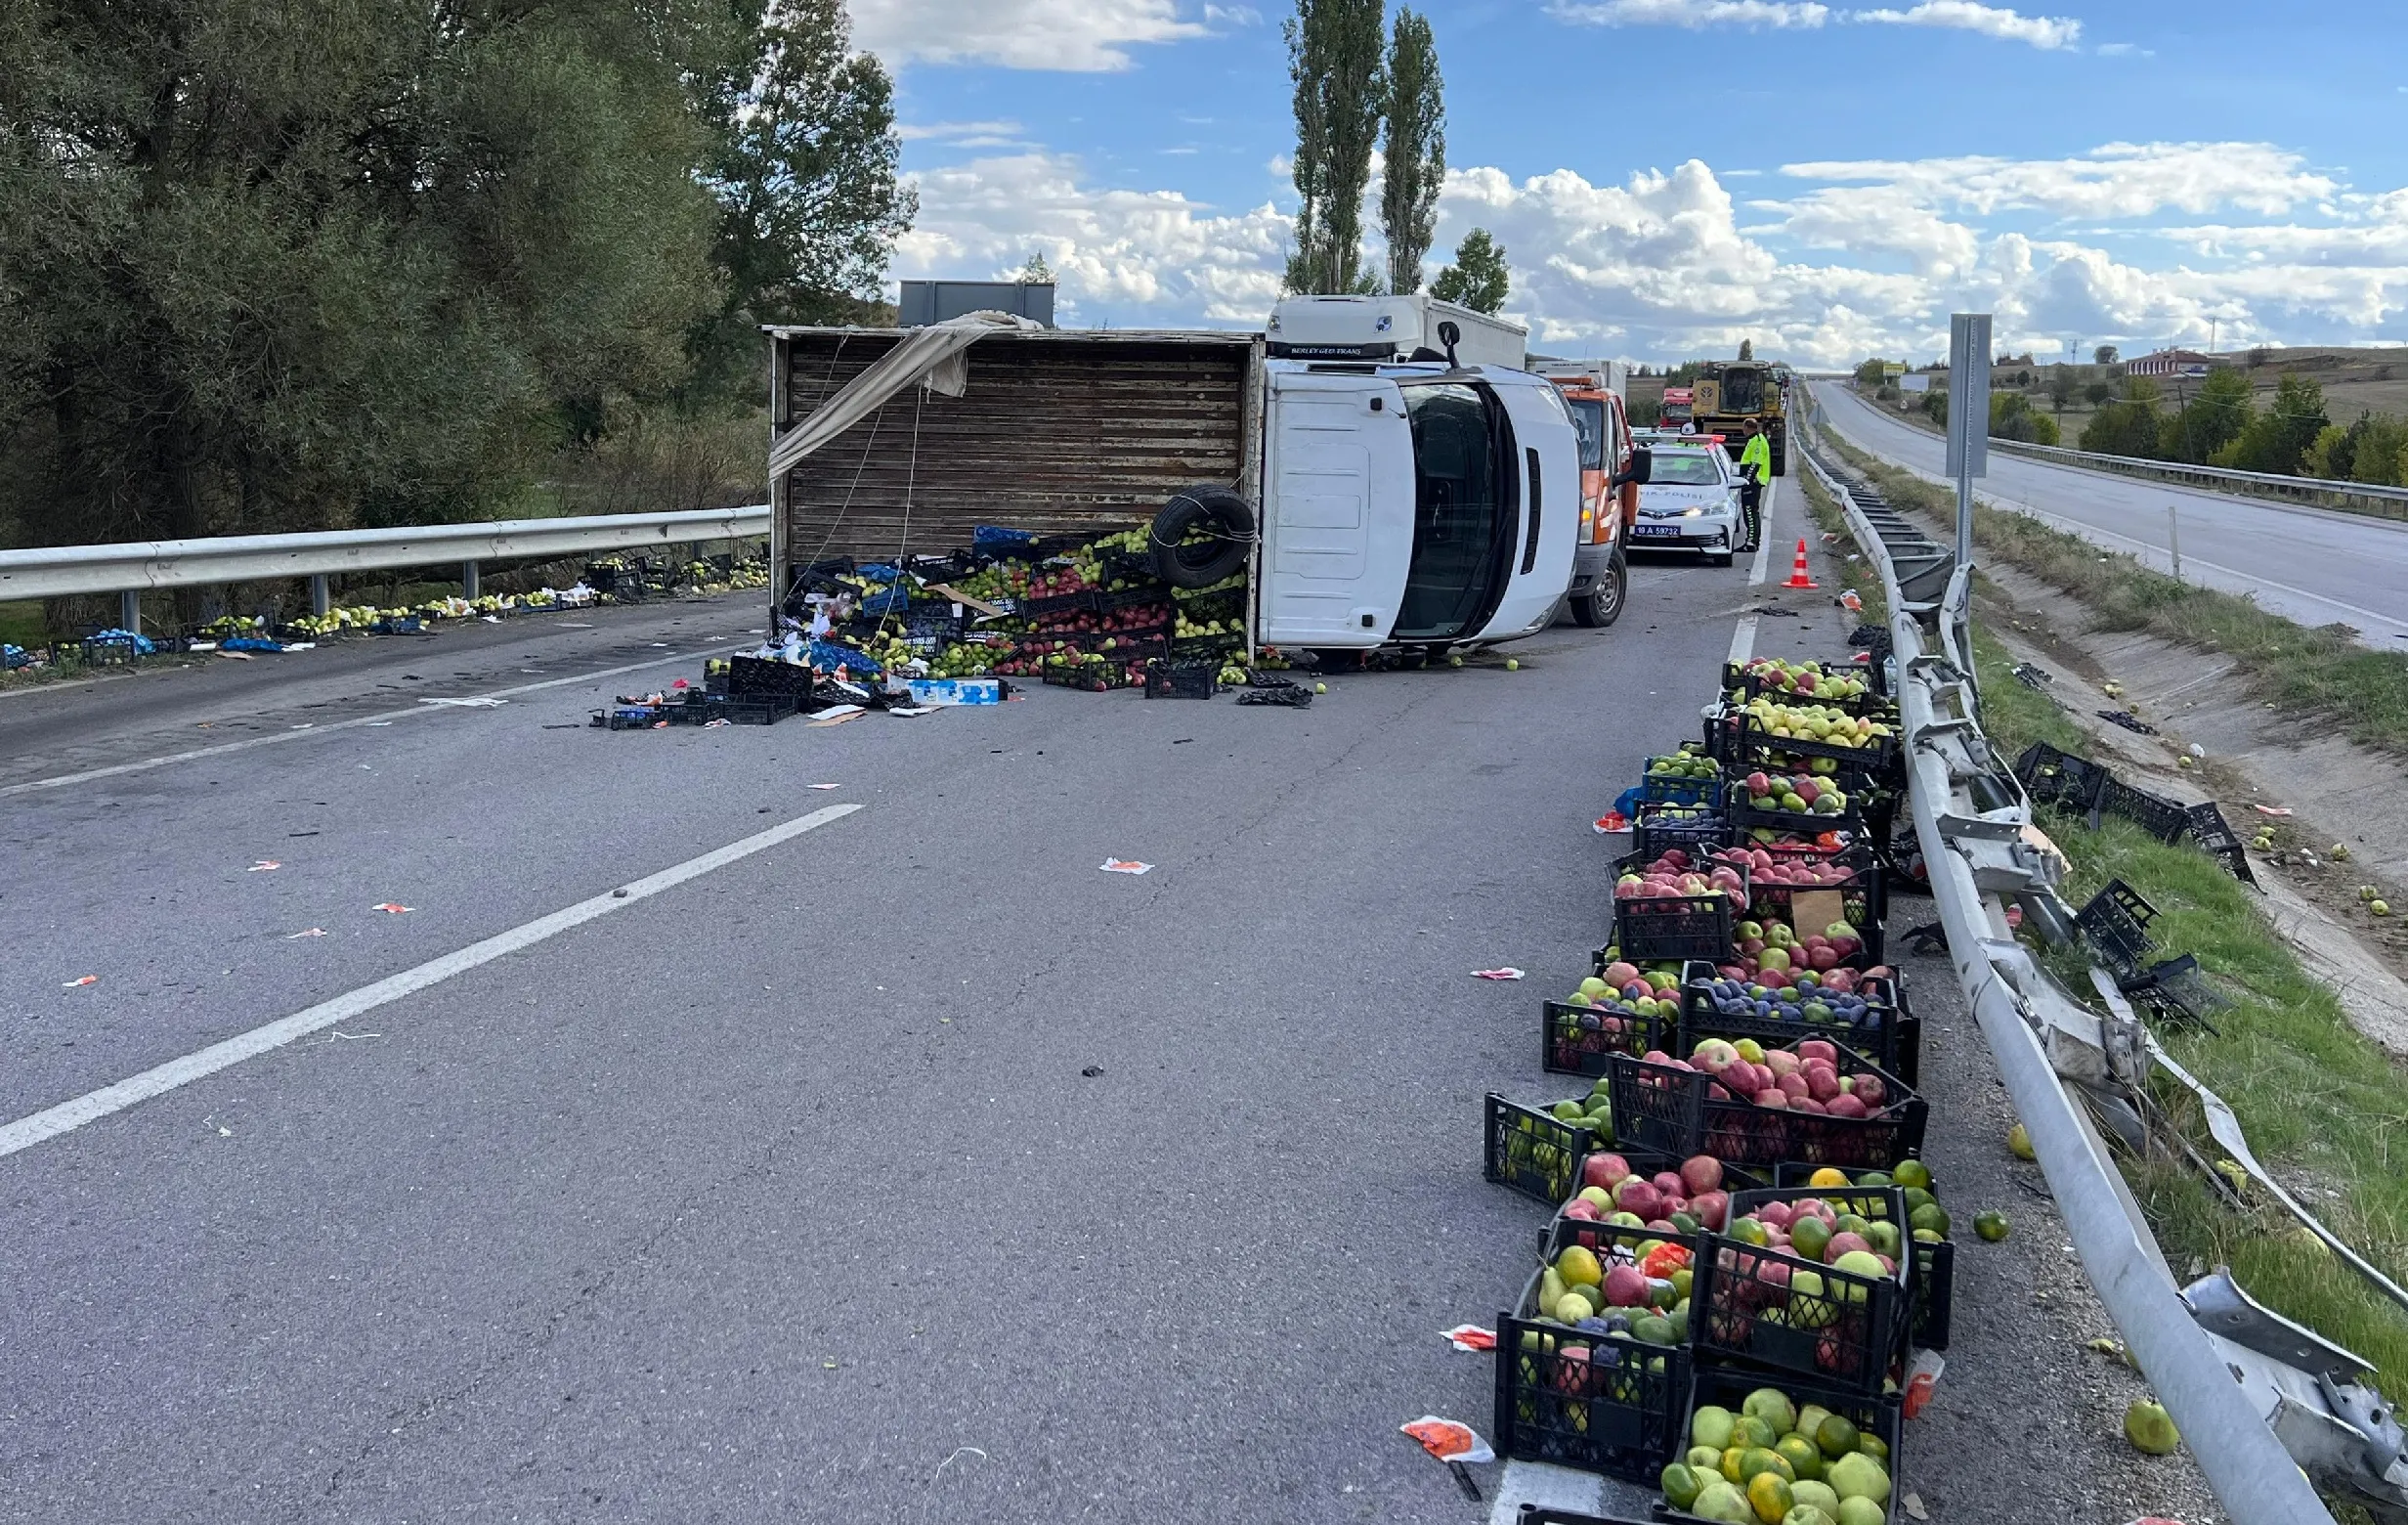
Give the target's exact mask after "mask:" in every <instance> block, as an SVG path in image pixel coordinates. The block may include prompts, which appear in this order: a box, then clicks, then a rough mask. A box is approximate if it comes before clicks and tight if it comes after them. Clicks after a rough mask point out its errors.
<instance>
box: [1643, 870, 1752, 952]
mask: <svg viewBox="0 0 2408 1525" xmlns="http://www.w3.org/2000/svg"><path fill="white" fill-rule="evenodd" d="M1660 855H1661V854H1660V853H1649V852H1631V853H1628V854H1625V855H1624V856H1623V857H1622V858H1621V859H1619V860H1618V861H1617V862H1615V864H1614V865H1613V873H1614V877H1615V878H1616V879H1617V880H1618V879H1619V878H1620V877H1621V876H1622V875H1624V874H1627V873H1636V872H1638V871H1640V870H1642V869H1644V868H1645V867H1646V866H1647V865H1648V864H1650V863H1653V862H1654V861H1656V858H1657V857H1658V856H1660ZM1697 872H1698V873H1699V874H1703V873H1704V872H1706V867H1705V865H1704V864H1702V863H1700V864H1699V865H1698V866H1697ZM1746 878H1747V875H1746V872H1745V871H1744V870H1741V871H1740V880H1741V886H1742V897H1744V893H1745V883H1746ZM1737 909H1738V907H1737V906H1736V904H1735V903H1734V902H1733V899H1732V896H1730V895H1729V894H1726V893H1723V892H1722V891H1720V890H1713V891H1708V892H1707V893H1703V894H1678V895H1658V896H1652V897H1646V898H1640V897H1633V898H1630V899H1621V898H1618V897H1617V898H1616V899H1615V900H1614V902H1613V940H1614V943H1615V945H1616V946H1618V947H1620V948H1621V950H1622V956H1623V957H1624V958H1626V959H1628V960H1630V962H1632V963H1634V964H1659V963H1681V962H1686V961H1687V960H1690V959H1708V960H1716V959H1725V958H1729V957H1730V956H1731V950H1732V948H1733V947H1734V946H1735V945H1736V944H1735V943H1734V942H1733V941H1732V937H1731V926H1732V920H1733V915H1734V913H1735V912H1736V910H1737Z"/></svg>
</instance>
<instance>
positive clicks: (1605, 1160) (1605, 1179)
mask: <svg viewBox="0 0 2408 1525" xmlns="http://www.w3.org/2000/svg"><path fill="white" fill-rule="evenodd" d="M1629 1174H1630V1161H1629V1160H1627V1159H1624V1158H1623V1157H1622V1156H1621V1155H1611V1154H1600V1155H1590V1156H1589V1157H1588V1158H1587V1159H1585V1160H1582V1161H1581V1163H1580V1182H1581V1185H1582V1186H1583V1187H1584V1188H1587V1189H1589V1190H1596V1191H1604V1192H1612V1191H1613V1189H1614V1188H1615V1187H1617V1186H1619V1185H1621V1184H1622V1181H1623V1178H1624V1177H1626V1176H1628V1175H1629ZM1582 1195H1584V1196H1585V1195H1586V1192H1585V1191H1584V1192H1583V1194H1582Z"/></svg>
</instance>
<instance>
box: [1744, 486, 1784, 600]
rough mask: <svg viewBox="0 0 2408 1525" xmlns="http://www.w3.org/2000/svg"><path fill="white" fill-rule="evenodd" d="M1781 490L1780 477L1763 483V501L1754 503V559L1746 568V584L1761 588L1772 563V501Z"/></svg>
mask: <svg viewBox="0 0 2408 1525" xmlns="http://www.w3.org/2000/svg"><path fill="white" fill-rule="evenodd" d="M1780 492H1781V479H1780V478H1778V477H1776V478H1774V479H1773V480H1772V481H1770V482H1768V483H1766V484H1765V487H1764V501H1763V502H1761V503H1759V504H1757V505H1756V559H1755V560H1754V561H1753V562H1751V563H1750V564H1749V565H1748V568H1747V586H1748V587H1750V588H1762V587H1763V586H1764V574H1765V569H1766V568H1768V567H1770V566H1771V565H1772V564H1773V502H1774V500H1775V498H1776V496H1777V495H1778V494H1779V493H1780Z"/></svg>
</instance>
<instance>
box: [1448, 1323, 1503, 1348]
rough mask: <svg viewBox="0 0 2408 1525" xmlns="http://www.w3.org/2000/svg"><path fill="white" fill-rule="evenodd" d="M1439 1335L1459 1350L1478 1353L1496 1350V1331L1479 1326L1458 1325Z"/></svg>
mask: <svg viewBox="0 0 2408 1525" xmlns="http://www.w3.org/2000/svg"><path fill="white" fill-rule="evenodd" d="M1439 1334H1440V1336H1441V1338H1443V1339H1444V1340H1445V1341H1446V1342H1447V1343H1448V1344H1450V1345H1452V1346H1454V1347H1455V1348H1456V1349H1457V1350H1467V1351H1478V1350H1494V1349H1496V1330H1494V1329H1482V1328H1481V1327H1480V1326H1479V1325H1477V1324H1458V1325H1456V1326H1455V1327H1454V1328H1453V1329H1441V1330H1439Z"/></svg>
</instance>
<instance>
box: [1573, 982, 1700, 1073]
mask: <svg viewBox="0 0 2408 1525" xmlns="http://www.w3.org/2000/svg"><path fill="white" fill-rule="evenodd" d="M1678 1010H1679V1002H1678V998H1677V997H1676V998H1675V999H1674V1012H1675V1015H1673V1016H1670V1017H1662V1016H1657V1017H1643V1016H1640V1015H1638V1014H1636V1013H1631V1012H1616V1011H1607V1010H1605V1009H1604V1008H1601V1007H1596V1006H1574V1005H1572V1004H1571V1003H1570V1002H1569V1001H1549V1002H1547V1003H1545V1005H1544V1007H1543V1008H1542V1009H1541V1013H1540V1022H1541V1024H1542V1026H1541V1028H1540V1033H1541V1038H1540V1041H1541V1043H1542V1044H1543V1050H1542V1052H1541V1053H1540V1055H1539V1067H1540V1068H1542V1069H1545V1070H1546V1071H1547V1072H1549V1073H1550V1074H1559V1075H1589V1076H1598V1075H1603V1074H1606V1073H1608V1072H1609V1066H1608V1065H1607V1060H1608V1059H1609V1058H1610V1057H1611V1056H1613V1055H1615V1054H1629V1055H1631V1056H1633V1057H1636V1056H1638V1055H1641V1054H1645V1053H1647V1052H1648V1051H1649V1050H1650V1049H1661V1050H1664V1051H1665V1052H1667V1053H1668V1052H1670V1050H1671V1047H1672V1045H1673V1043H1675V1042H1676V1041H1678V1037H1679V1032H1680V1018H1679V1016H1678Z"/></svg>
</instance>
